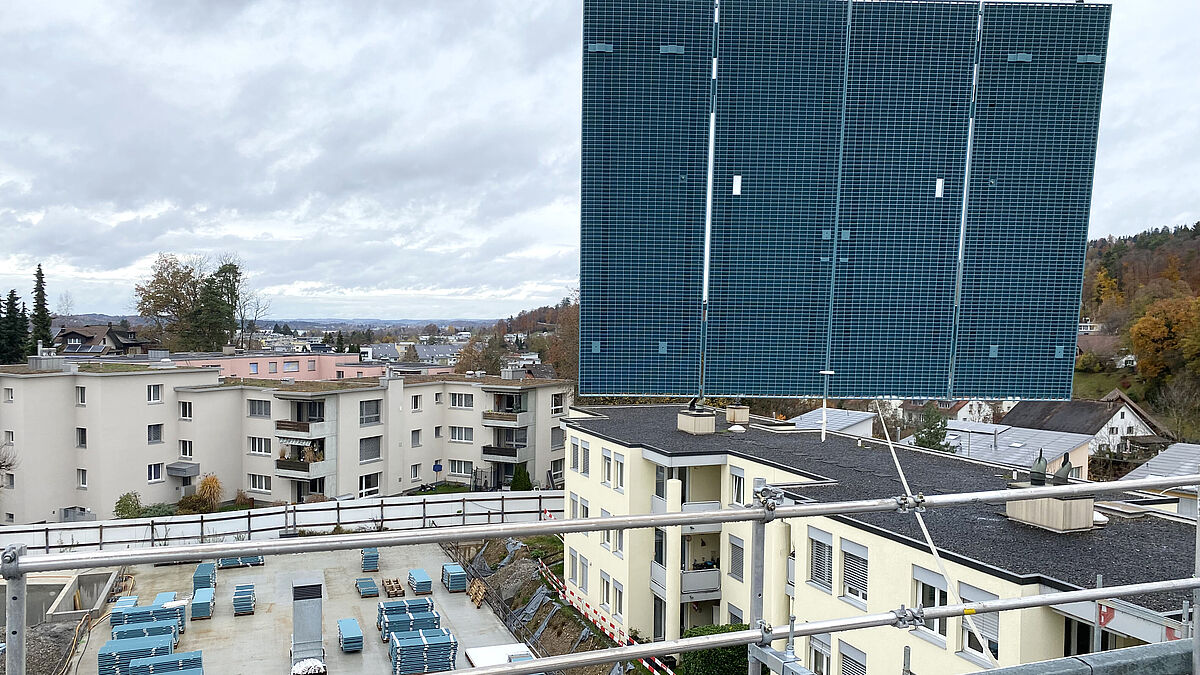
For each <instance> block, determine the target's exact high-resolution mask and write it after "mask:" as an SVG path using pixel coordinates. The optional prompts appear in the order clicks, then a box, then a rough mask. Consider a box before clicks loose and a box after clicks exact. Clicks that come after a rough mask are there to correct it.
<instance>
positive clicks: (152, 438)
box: [146, 424, 163, 443]
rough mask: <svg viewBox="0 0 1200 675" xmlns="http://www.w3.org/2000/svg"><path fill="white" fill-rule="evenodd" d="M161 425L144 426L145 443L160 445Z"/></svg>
mask: <svg viewBox="0 0 1200 675" xmlns="http://www.w3.org/2000/svg"><path fill="white" fill-rule="evenodd" d="M162 431H163V425H161V424H147V425H146V442H147V443H162Z"/></svg>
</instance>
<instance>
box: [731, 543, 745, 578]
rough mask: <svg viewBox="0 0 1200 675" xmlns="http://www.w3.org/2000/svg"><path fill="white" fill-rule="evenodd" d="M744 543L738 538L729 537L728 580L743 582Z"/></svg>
mask: <svg viewBox="0 0 1200 675" xmlns="http://www.w3.org/2000/svg"><path fill="white" fill-rule="evenodd" d="M745 567H746V542H745V541H743V540H742V539H741V538H739V537H735V536H733V535H730V536H729V571H728V574H729V578H730V579H733V580H734V581H744V580H745Z"/></svg>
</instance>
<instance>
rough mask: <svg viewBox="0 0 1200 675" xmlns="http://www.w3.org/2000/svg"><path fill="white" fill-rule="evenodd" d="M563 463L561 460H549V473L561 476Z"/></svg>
mask: <svg viewBox="0 0 1200 675" xmlns="http://www.w3.org/2000/svg"><path fill="white" fill-rule="evenodd" d="M563 463H564V461H563V460H561V459H552V460H550V473H552V474H554V475H555V476H561V475H562V472H563Z"/></svg>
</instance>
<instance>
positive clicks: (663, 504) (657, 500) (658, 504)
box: [650, 495, 667, 513]
mask: <svg viewBox="0 0 1200 675" xmlns="http://www.w3.org/2000/svg"><path fill="white" fill-rule="evenodd" d="M666 512H667V500H665V499H663V498H662V497H659V496H658V495H650V513H666Z"/></svg>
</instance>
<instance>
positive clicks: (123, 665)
mask: <svg viewBox="0 0 1200 675" xmlns="http://www.w3.org/2000/svg"><path fill="white" fill-rule="evenodd" d="M174 649H175V636H173V635H154V636H151V637H140V638H130V639H127V640H109V641H108V642H106V643H104V646H102V647H100V651H99V653H98V654H97V656H96V661H97V670H98V673H99V675H125V674H126V673H128V672H130V670H129V662H130V661H133V660H134V659H141V658H145V657H149V656H163V655H170V654H171V653H172V652H173V651H174Z"/></svg>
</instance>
